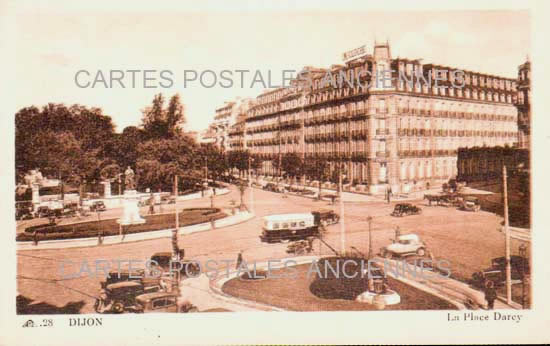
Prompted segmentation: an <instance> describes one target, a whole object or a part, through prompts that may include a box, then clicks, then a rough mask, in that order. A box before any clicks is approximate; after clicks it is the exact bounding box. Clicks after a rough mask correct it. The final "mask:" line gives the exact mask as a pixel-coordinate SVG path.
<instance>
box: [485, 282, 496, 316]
mask: <svg viewBox="0 0 550 346" xmlns="http://www.w3.org/2000/svg"><path fill="white" fill-rule="evenodd" d="M496 299H497V290H496V289H495V283H494V282H493V281H492V280H488V281H487V283H486V284H485V300H486V301H487V309H488V310H493V308H494V306H495V300H496Z"/></svg>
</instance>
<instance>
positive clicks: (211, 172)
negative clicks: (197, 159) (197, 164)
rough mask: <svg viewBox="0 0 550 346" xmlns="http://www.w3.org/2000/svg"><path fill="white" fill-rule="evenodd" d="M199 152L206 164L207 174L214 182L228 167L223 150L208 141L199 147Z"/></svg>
mask: <svg viewBox="0 0 550 346" xmlns="http://www.w3.org/2000/svg"><path fill="white" fill-rule="evenodd" d="M200 154H201V157H202V158H203V160H205V163H206V164H207V166H208V176H209V177H212V180H213V181H214V183H216V180H219V179H220V178H221V176H222V175H223V174H224V173H225V172H226V171H227V168H228V167H227V160H226V154H225V152H224V151H223V150H222V149H220V147H218V146H217V145H215V144H212V143H208V144H205V145H202V146H201V147H200ZM203 165H204V163H203Z"/></svg>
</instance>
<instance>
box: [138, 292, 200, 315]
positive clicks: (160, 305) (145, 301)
mask: <svg viewBox="0 0 550 346" xmlns="http://www.w3.org/2000/svg"><path fill="white" fill-rule="evenodd" d="M177 298H178V296H177V295H176V294H174V293H167V292H154V293H147V294H142V295H140V296H138V297H136V303H137V304H136V307H135V311H134V312H137V313H147V312H198V311H199V310H198V309H197V307H196V306H194V305H193V304H191V303H189V302H184V303H183V304H182V305H181V306H178V303H177Z"/></svg>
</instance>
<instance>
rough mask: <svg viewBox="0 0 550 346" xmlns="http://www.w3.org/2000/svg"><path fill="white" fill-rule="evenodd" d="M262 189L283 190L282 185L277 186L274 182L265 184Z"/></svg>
mask: <svg viewBox="0 0 550 346" xmlns="http://www.w3.org/2000/svg"><path fill="white" fill-rule="evenodd" d="M263 189H264V190H266V191H271V192H282V191H283V187H281V186H277V184H274V183H267V184H265V186H264V187H263Z"/></svg>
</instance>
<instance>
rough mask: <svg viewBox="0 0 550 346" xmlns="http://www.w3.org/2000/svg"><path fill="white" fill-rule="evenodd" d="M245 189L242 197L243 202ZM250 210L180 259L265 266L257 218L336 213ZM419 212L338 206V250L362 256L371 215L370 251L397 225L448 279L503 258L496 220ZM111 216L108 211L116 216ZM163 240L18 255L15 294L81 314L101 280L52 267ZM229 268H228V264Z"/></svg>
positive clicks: (333, 231) (297, 206) (280, 251)
mask: <svg viewBox="0 0 550 346" xmlns="http://www.w3.org/2000/svg"><path fill="white" fill-rule="evenodd" d="M231 190H232V191H231V193H230V194H228V195H225V196H219V197H217V198H216V200H215V203H216V206H217V207H222V208H229V207H230V205H231V201H232V200H234V201H236V202H237V203H238V201H239V193H238V191H237V189H236V188H235V187H231ZM249 193H250V191H247V192H246V195H245V200H246V201H248V200H249V198H248V197H249V196H248V195H249ZM254 200H255V212H256V214H257V217H256V218H254V219H252V220H250V221H248V222H245V223H242V224H238V225H234V226H230V227H227V228H223V229H217V230H213V231H207V232H200V233H194V234H190V235H186V236H181V237H180V241H179V245H180V247H182V248H185V254H186V257H188V258H193V259H196V260H199V261H201V262H203V263H204V262H205V261H206V260H215V261H217V262H218V263H219V268H225V266H226V264H224V263H223V262H222V261H224V260H232V261H234V260H236V257H237V254H238V252H239V250H242V251H243V256H244V259H245V260H246V261H253V260H257V261H266V260H268V259H277V258H283V257H288V254H286V252H285V250H286V247H287V244H266V243H262V242H260V239H259V237H258V236H259V235H260V232H261V223H262V221H261V216H265V215H269V214H277V213H290V212H292V213H294V212H308V211H310V210H312V209H316V208H333V209H334V210H335V211H336V212H339V208H338V205H335V206H331V205H329V204H328V203H327V202H318V201H315V200H311V199H308V198H303V197H298V196H291V195H289V196H288V198H282V195H281V194H276V193H272V192H266V191H262V190H259V189H254ZM416 203H417V204H418V205H419V206H421V207H422V208H423V213H422V215H416V216H408V217H403V218H394V217H392V216H390V215H389V214H390V212H391V211H392V210H393V206H394V203H392V204H386V203H384V202H382V201H373V202H346V203H345V226H346V236H345V242H346V248H347V249H348V250H350V249H351V247H352V246H353V247H355V248H357V249H358V250H359V251H361V252H363V253H367V252H368V223H367V221H366V218H367V216H369V215H370V216H372V217H373V218H374V219H373V227H372V236H373V239H372V243H373V249H374V250H375V252H377V251H378V250H379V249H380V247H382V246H384V245H386V244H388V243H389V242H390V239H391V238H393V236H394V228H395V226H396V225H399V227H400V228H401V233H416V234H418V235H419V236H420V237H421V238H422V239H423V240H424V241H425V242H426V243H427V245H428V248H429V250H431V251H432V252H433V254H434V256H435V258H436V259H446V260H448V261H449V262H450V263H451V272H452V276H453V277H455V278H460V279H465V278H469V277H470V276H471V274H472V273H473V272H475V271H479V270H481V269H483V268H486V267H488V266H489V264H490V259H491V258H493V257H499V256H503V255H504V235H503V234H502V233H501V232H500V231H499V226H500V225H499V224H500V221H501V219H500V218H499V217H498V216H496V215H494V214H491V213H487V212H483V211H481V212H478V213H470V212H464V211H459V210H455V209H454V208H445V207H428V206H424V202H423V201H417V202H416ZM209 205H210V200H209V199H207V198H203V199H200V200H194V201H185V202H181V203H179V204H178V207H180V206H181V207H201V206H209ZM111 213H113V215H114V214H116V211H112V212H111ZM325 240H326V241H327V242H328V243H329V244H330V245H331V246H333V247H335V248H336V249H339V247H340V225H332V226H329V227H328V232H327V235H326V237H325ZM518 246H519V242H518V241H517V240H512V254H517V252H518V250H517V248H518ZM170 250H171V244H170V239H167V238H164V239H156V240H147V241H141V242H135V243H126V244H120V245H108V246H102V247H93V248H80V249H78V248H74V249H63V250H35V251H24V252H18V261H17V265H18V292H19V294H20V295H22V296H23V297H24V299H28V300H30V301H29V302H30V303H32V304H37V305H36V306H37V307H40V308H42V309H44V311H48V312H49V313H56V312H57V313H79V312H80V313H86V312H92V311H93V301H94V297H95V295H96V294H97V292H98V289H99V287H100V285H99V282H100V281H101V279H100V278H99V277H98V278H93V277H88V276H85V275H83V276H82V277H79V278H75V279H66V280H61V275H60V272H59V264H60V262H61V261H64V260H65V261H66V260H70V261H72V263H74V264H75V265H74V266H67V267H66V269H65V270H66V273H76V272H78V266H79V265H80V264H81V263H82V262H83V261H85V262H87V264H89V266H90V269H91V270H92V271H93V270H94V268H93V266H94V263H95V261H96V260H98V259H104V260H108V261H113V260H120V261H123V260H130V259H131V260H139V261H142V262H144V261H145V260H147V259H148V258H149V257H150V256H151V254H152V253H154V252H159V251H170ZM330 253H331V252H330V250H329V249H328V248H327V247H326V246H324V245H323V246H319V245H318V243H317V242H316V243H315V254H321V255H324V254H330ZM231 266H234V264H231Z"/></svg>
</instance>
